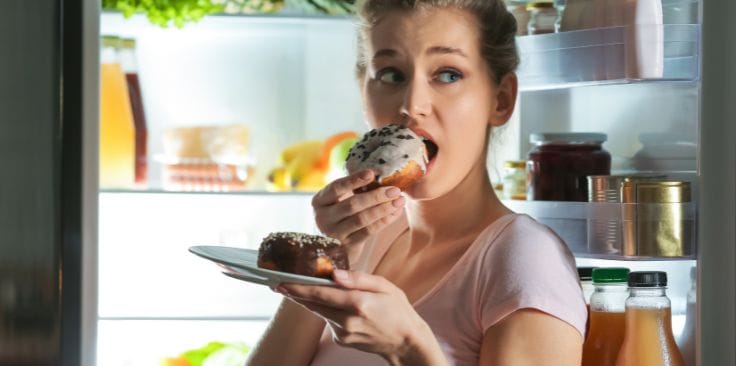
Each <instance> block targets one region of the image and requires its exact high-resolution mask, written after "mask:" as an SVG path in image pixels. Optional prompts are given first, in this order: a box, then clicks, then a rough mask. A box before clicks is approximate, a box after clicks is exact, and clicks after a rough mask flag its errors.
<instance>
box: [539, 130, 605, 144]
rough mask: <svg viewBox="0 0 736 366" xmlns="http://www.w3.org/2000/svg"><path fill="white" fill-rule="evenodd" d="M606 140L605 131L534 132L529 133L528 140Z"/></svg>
mask: <svg viewBox="0 0 736 366" xmlns="http://www.w3.org/2000/svg"><path fill="white" fill-rule="evenodd" d="M606 140H608V136H607V135H606V134H605V133H597V132H559V133H558V132H535V133H532V134H531V135H529V142H531V143H533V144H540V143H564V144H570V143H578V144H579V143H584V144H585V143H599V144H601V143H604V142H606Z"/></svg>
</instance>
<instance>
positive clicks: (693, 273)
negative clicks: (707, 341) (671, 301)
mask: <svg viewBox="0 0 736 366" xmlns="http://www.w3.org/2000/svg"><path fill="white" fill-rule="evenodd" d="M697 283H698V282H697V267H691V268H690V291H688V293H687V305H686V307H685V326H684V327H683V328H682V332H681V333H680V336H679V337H678V338H677V347H679V348H680V353H682V360H683V361H684V362H685V366H695V321H696V319H695V318H696V316H697V315H696V314H695V304H696V298H697V287H696V286H697Z"/></svg>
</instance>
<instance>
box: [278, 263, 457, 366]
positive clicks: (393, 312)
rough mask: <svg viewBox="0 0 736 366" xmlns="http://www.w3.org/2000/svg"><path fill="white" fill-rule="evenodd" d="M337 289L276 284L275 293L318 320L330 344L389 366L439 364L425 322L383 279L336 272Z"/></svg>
mask: <svg viewBox="0 0 736 366" xmlns="http://www.w3.org/2000/svg"><path fill="white" fill-rule="evenodd" d="M333 277H334V279H335V282H337V283H338V285H340V287H328V286H308V285H293V284H281V285H279V286H278V287H277V288H276V291H278V292H280V293H282V294H283V295H285V296H287V297H289V298H290V299H292V300H293V301H295V302H297V303H299V304H301V305H302V306H304V307H305V308H307V309H309V310H310V311H312V312H313V313H315V314H317V315H319V316H321V317H322V318H324V319H325V320H326V322H327V325H328V326H329V327H330V329H331V330H332V336H333V339H334V341H335V343H337V344H339V345H341V346H346V347H353V348H356V349H359V350H361V351H365V352H371V353H375V354H378V355H380V356H381V357H383V358H384V359H386V360H387V361H388V362H389V363H390V364H392V365H443V364H445V363H446V362H445V359H444V355H443V354H442V351H441V350H440V348H439V345H438V343H437V341H436V339H435V337H434V334H433V333H432V330H431V329H430V328H429V326H428V325H427V323H426V322H424V320H423V319H422V318H421V317H420V316H419V314H417V313H416V311H415V310H414V308H413V307H412V305H411V304H410V303H409V300H408V299H407V298H406V295H405V294H404V292H403V291H401V289H399V288H398V287H396V286H395V285H394V284H392V283H391V282H389V281H388V280H386V279H385V278H383V277H380V276H374V275H370V274H366V273H362V272H353V271H343V270H335V272H334V276H333Z"/></svg>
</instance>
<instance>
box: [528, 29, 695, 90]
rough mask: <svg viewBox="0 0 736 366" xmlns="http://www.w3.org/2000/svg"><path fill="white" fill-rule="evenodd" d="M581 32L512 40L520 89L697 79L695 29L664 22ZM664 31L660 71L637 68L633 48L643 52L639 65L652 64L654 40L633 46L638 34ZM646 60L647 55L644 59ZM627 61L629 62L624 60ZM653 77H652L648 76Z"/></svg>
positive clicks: (679, 81)
mask: <svg viewBox="0 0 736 366" xmlns="http://www.w3.org/2000/svg"><path fill="white" fill-rule="evenodd" d="M652 27H657V26H643V27H640V28H633V27H629V26H622V27H610V28H596V29H586V30H579V31H571V32H562V33H555V34H542V35H532V36H522V37H518V38H517V45H518V47H519V53H520V56H521V64H520V65H519V69H518V75H519V84H520V89H521V90H522V91H533V90H545V89H557V88H567V87H573V86H581V85H606V84H626V83H642V82H649V83H651V82H670V83H671V82H677V83H683V82H688V83H691V82H694V81H697V80H698V79H699V53H700V44H699V40H700V25H697V24H665V25H664V26H662V28H661V30H660V29H649V28H652ZM659 31H662V32H663V39H662V41H661V42H663V44H662V45H661V46H660V47H662V52H663V54H662V55H661V57H662V59H661V60H660V61H659V62H660V63H661V66H662V67H663V68H662V69H661V71H659V72H651V70H650V69H649V68H645V67H640V68H637V67H636V65H637V63H636V62H634V61H632V60H635V56H633V55H634V54H635V52H636V49H637V46H642V47H643V48H644V49H647V51H644V52H646V55H642V56H641V59H640V60H639V64H640V65H642V64H646V63H651V62H652V59H653V58H656V57H648V56H651V55H652V52H649V49H654V48H656V46H657V44H656V43H654V42H651V43H647V44H643V45H642V42H640V44H638V45H637V44H636V42H635V41H634V39H636V37H640V34H642V33H653V32H659ZM645 56H647V57H645ZM627 60H628V61H627ZM651 74H656V75H655V76H650V75H651Z"/></svg>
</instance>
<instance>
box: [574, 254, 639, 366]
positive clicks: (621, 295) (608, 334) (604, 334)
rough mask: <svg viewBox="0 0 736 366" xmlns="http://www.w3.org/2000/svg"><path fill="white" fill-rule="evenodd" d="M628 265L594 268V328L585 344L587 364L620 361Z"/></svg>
mask: <svg viewBox="0 0 736 366" xmlns="http://www.w3.org/2000/svg"><path fill="white" fill-rule="evenodd" d="M628 275H629V269H628V268H595V269H593V274H592V277H593V286H594V290H593V294H592V295H591V296H590V331H589V333H588V336H587V337H586V338H585V343H584V344H583V363H582V365H583V366H613V365H615V364H616V357H618V352H619V349H620V348H621V343H623V341H624V329H625V326H626V318H625V312H626V299H627V298H628V297H629V289H628V287H627V283H626V281H627V278H628Z"/></svg>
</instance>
